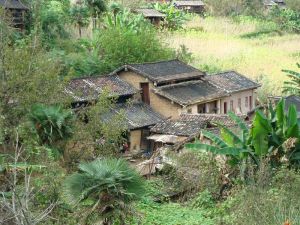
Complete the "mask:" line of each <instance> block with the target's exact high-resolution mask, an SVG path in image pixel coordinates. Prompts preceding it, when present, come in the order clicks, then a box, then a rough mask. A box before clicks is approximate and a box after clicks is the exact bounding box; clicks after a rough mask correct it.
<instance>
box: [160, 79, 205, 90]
mask: <svg viewBox="0 0 300 225" xmlns="http://www.w3.org/2000/svg"><path fill="white" fill-rule="evenodd" d="M204 82H205V81H204V80H189V81H183V82H179V83H176V84H168V85H163V86H159V87H156V88H155V89H158V90H162V89H164V88H170V87H177V86H186V85H189V84H196V83H204Z"/></svg>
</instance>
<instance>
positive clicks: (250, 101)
mask: <svg viewBox="0 0 300 225" xmlns="http://www.w3.org/2000/svg"><path fill="white" fill-rule="evenodd" d="M252 107H253V104H252V96H249V108H250V110H252Z"/></svg>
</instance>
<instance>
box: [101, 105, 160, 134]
mask: <svg viewBox="0 0 300 225" xmlns="http://www.w3.org/2000/svg"><path fill="white" fill-rule="evenodd" d="M117 114H122V115H124V119H125V121H124V122H125V124H122V126H125V127H126V128H127V129H130V130H134V129H139V128H144V127H148V126H152V125H155V124H157V123H159V122H161V121H163V120H164V118H163V117H162V116H161V115H160V114H159V113H157V112H155V111H154V110H153V109H152V108H151V107H150V106H149V105H147V104H145V103H143V102H134V103H131V104H130V103H119V104H116V106H115V107H113V108H112V109H111V111H110V112H109V113H107V114H106V115H104V116H103V117H102V119H103V120H104V121H106V122H109V121H110V119H111V118H113V116H114V115H117Z"/></svg>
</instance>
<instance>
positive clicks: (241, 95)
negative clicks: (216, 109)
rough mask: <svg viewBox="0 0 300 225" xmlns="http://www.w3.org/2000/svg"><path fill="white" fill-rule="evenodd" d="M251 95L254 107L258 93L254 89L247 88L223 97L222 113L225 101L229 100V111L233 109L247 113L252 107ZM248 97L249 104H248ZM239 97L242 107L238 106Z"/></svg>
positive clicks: (236, 111)
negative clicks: (231, 106) (231, 102)
mask: <svg viewBox="0 0 300 225" xmlns="http://www.w3.org/2000/svg"><path fill="white" fill-rule="evenodd" d="M250 96H252V109H253V108H254V107H255V99H256V93H255V91H254V90H247V91H243V92H238V93H235V94H232V95H231V96H229V97H226V98H224V99H221V110H220V112H221V113H224V102H227V112H229V111H233V112H235V113H242V114H247V113H248V112H249V111H251V110H252V109H251V108H250V98H249V97H250ZM246 97H247V98H248V104H247V105H246ZM238 99H241V108H240V109H239V106H238V101H239V100H238ZM230 101H233V110H231V109H230Z"/></svg>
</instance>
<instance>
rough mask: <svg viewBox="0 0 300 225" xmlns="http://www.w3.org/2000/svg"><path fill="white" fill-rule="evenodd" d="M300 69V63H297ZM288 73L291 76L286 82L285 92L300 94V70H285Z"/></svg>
mask: <svg viewBox="0 0 300 225" xmlns="http://www.w3.org/2000/svg"><path fill="white" fill-rule="evenodd" d="M297 66H298V68H299V69H300V64H299V63H297ZM283 72H285V73H286V75H287V76H288V77H289V78H290V80H289V81H285V82H284V87H283V93H287V94H294V95H298V96H299V95H300V72H296V71H292V70H283Z"/></svg>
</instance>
